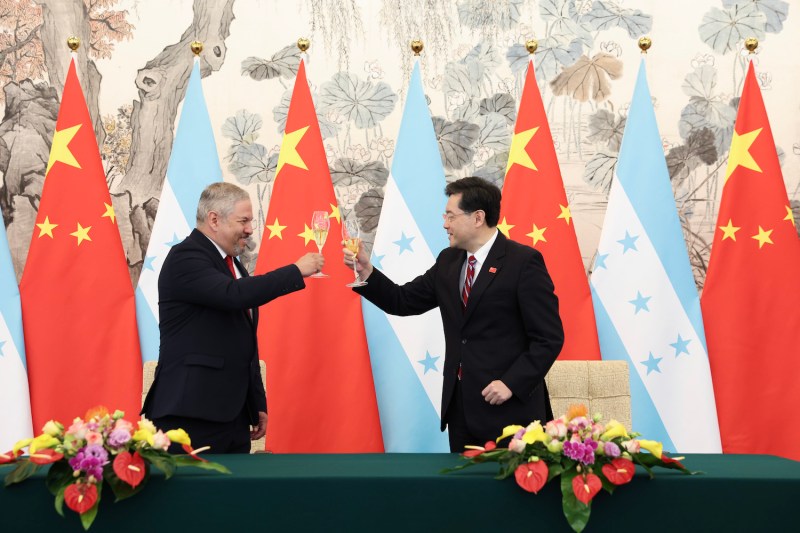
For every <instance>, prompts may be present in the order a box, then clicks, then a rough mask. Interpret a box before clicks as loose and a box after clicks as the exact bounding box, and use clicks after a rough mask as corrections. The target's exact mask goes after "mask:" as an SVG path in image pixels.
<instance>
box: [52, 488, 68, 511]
mask: <svg viewBox="0 0 800 533" xmlns="http://www.w3.org/2000/svg"><path fill="white" fill-rule="evenodd" d="M68 486H69V484H67V485H64V486H63V487H61V488H60V489H59V490H58V493H56V500H55V502H54V503H55V507H56V512H57V513H58V514H60V515H61V516H64V491H66V490H67V487H68Z"/></svg>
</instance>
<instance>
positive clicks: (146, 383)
mask: <svg viewBox="0 0 800 533" xmlns="http://www.w3.org/2000/svg"><path fill="white" fill-rule="evenodd" d="M259 365H260V367H261V382H262V383H264V388H265V389H266V387H267V385H266V384H267V365H265V364H264V361H259ZM156 366H158V363H157V362H156V361H147V362H145V364H144V370H143V372H142V405H144V399H145V397H146V396H147V391H149V390H150V387H151V386H152V385H153V379H154V378H155V376H156ZM268 427H269V426H268ZM189 436H190V437H191V435H189ZM265 447H266V437H261V438H260V439H258V440H254V441H251V442H250V453H257V452H263V451H264V448H265ZM210 453H213V452H210Z"/></svg>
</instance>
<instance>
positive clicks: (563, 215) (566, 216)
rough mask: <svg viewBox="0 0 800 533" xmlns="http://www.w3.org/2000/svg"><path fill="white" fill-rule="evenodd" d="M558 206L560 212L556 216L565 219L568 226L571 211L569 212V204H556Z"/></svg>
mask: <svg viewBox="0 0 800 533" xmlns="http://www.w3.org/2000/svg"><path fill="white" fill-rule="evenodd" d="M558 207H559V208H560V209H561V214H560V215H558V216H557V217H556V218H563V219H564V220H566V221H567V226H569V221H570V220H571V219H572V212H570V210H569V206H568V205H561V204H558Z"/></svg>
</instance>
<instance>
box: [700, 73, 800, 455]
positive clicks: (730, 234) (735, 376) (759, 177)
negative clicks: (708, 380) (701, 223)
mask: <svg viewBox="0 0 800 533" xmlns="http://www.w3.org/2000/svg"><path fill="white" fill-rule="evenodd" d="M798 266H800V239H798V236H797V230H796V229H795V223H794V217H793V216H792V210H791V208H790V206H789V198H788V195H787V194H786V186H785V185H784V182H783V176H782V174H781V167H780V164H779V162H778V155H777V151H776V149H775V141H774V140H773V138H772V130H771V129H770V126H769V120H768V119H767V111H766V109H765V107H764V100H763V99H762V97H761V90H760V89H759V87H758V82H757V81H756V76H755V72H754V70H753V64H752V62H751V63H750V67H749V69H748V71H747V77H746V78H745V82H744V88H743V89H742V97H741V100H740V101H739V111H738V115H737V117H736V126H735V127H734V132H733V140H732V141H731V149H730V152H729V154H728V168H727V171H726V172H725V182H724V185H723V189H722V199H721V203H720V207H719V215H718V216H717V227H716V231H715V232H714V242H713V245H712V247H711V257H710V259H709V263H708V271H707V274H706V282H705V287H704V288H703V295H702V298H701V300H700V302H701V305H702V308H703V322H704V324H705V330H706V340H707V342H708V357H709V361H710V363H711V377H712V380H713V382H714V396H715V397H716V401H717V414H718V416H719V429H720V433H721V437H722V451H723V452H724V453H760V454H761V453H763V454H774V455H780V456H783V457H789V458H791V459H795V460H800V426H798V425H797V424H794V423H792V422H790V421H788V419H787V416H789V418H791V415H790V414H788V413H789V412H791V411H792V410H793V409H794V407H795V406H797V405H800V387H798V386H797V375H798V374H799V373H800V356H798V350H799V349H800V306H799V305H798V298H800V275H798ZM757 428H771V429H773V430H774V431H771V432H769V433H768V434H765V433H764V432H763V431H759V430H758V429H757Z"/></svg>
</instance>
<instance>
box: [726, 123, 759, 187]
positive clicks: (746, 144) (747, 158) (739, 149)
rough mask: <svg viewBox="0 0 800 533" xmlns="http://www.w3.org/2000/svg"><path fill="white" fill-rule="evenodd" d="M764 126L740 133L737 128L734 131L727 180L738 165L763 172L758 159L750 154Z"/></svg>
mask: <svg viewBox="0 0 800 533" xmlns="http://www.w3.org/2000/svg"><path fill="white" fill-rule="evenodd" d="M762 129H763V128H758V129H757V130H753V131H750V132H748V133H744V134H742V135H739V134H738V133H736V130H734V131H733V139H732V140H731V151H730V153H729V154H728V169H727V170H726V171H725V182H726V183H727V181H728V178H730V177H731V174H733V171H734V170H736V167H739V166H743V167H744V168H749V169H750V170H755V171H756V172H761V167H759V166H758V163H756V160H755V159H753V156H752V155H750V147H751V146H752V145H753V143H754V142H755V140H756V137H758V134H759V133H761V130H762Z"/></svg>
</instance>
